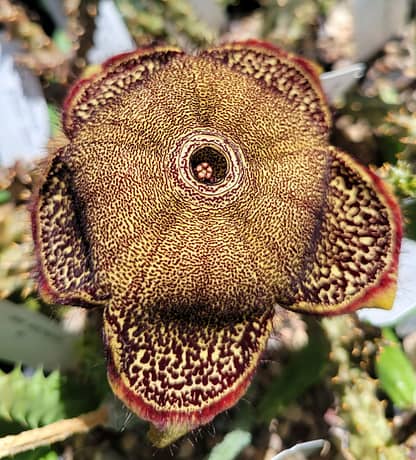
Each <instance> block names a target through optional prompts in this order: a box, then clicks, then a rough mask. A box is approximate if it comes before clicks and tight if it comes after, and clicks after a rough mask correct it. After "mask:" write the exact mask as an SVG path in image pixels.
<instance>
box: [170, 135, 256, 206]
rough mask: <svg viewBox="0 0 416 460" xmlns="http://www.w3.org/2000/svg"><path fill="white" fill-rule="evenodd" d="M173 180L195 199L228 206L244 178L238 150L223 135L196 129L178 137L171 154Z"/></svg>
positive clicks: (240, 152) (243, 166) (242, 162)
mask: <svg viewBox="0 0 416 460" xmlns="http://www.w3.org/2000/svg"><path fill="white" fill-rule="evenodd" d="M169 162H170V166H169V167H170V169H171V171H172V178H173V180H175V181H176V183H177V184H178V186H179V187H180V188H181V189H182V190H183V191H185V192H186V193H187V194H188V196H190V197H192V199H194V200H198V201H199V202H200V201H201V200H205V201H206V200H208V201H209V202H210V203H216V204H217V205H218V206H228V205H229V204H230V203H231V202H232V201H233V200H236V199H237V198H238V196H239V193H240V192H239V191H240V189H241V186H242V184H243V183H244V181H245V178H246V174H247V172H246V167H245V162H244V157H243V154H242V151H241V148H240V147H239V146H238V145H237V144H236V143H235V142H233V141H232V140H231V139H229V138H227V137H226V136H224V135H223V134H221V133H219V132H217V131H214V130H212V129H208V128H199V129H195V130H193V131H191V132H188V133H186V134H185V135H184V136H182V137H180V138H179V139H178V141H177V144H176V145H175V147H174V148H173V149H172V151H171V154H170V159H169Z"/></svg>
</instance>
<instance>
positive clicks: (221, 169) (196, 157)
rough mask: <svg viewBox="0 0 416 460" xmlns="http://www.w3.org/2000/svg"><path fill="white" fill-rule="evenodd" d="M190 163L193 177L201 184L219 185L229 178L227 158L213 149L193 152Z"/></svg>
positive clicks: (204, 148)
mask: <svg viewBox="0 0 416 460" xmlns="http://www.w3.org/2000/svg"><path fill="white" fill-rule="evenodd" d="M189 163H190V166H191V170H192V174H193V176H194V177H195V179H196V180H197V181H198V182H200V183H201V184H206V185H214V184H218V183H220V182H221V181H223V180H224V179H225V177H226V176H227V172H228V164H227V159H226V157H225V156H224V155H223V154H222V153H221V152H219V151H218V150H215V149H214V148H212V147H203V148H201V149H199V150H196V151H195V152H193V153H192V155H191V156H190V158H189Z"/></svg>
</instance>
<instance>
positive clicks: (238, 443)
mask: <svg viewBox="0 0 416 460" xmlns="http://www.w3.org/2000/svg"><path fill="white" fill-rule="evenodd" d="M250 443H251V434H250V433H249V432H248V431H242V430H234V431H231V432H230V433H228V434H227V435H226V436H225V437H224V439H223V440H222V442H220V443H219V444H218V445H216V446H215V447H214V448H213V449H212V451H211V453H210V454H209V457H208V460H233V459H234V458H236V457H237V455H238V454H239V453H240V452H241V451H242V450H243V449H244V448H245V447H247V446H248V445H249V444H250Z"/></svg>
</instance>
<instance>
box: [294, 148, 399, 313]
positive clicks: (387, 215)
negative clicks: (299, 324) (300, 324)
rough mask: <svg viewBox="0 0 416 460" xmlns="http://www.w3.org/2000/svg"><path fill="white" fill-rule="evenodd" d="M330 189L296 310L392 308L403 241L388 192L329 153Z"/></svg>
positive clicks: (349, 162) (370, 174)
mask: <svg viewBox="0 0 416 460" xmlns="http://www.w3.org/2000/svg"><path fill="white" fill-rule="evenodd" d="M328 155H329V164H328V170H327V179H326V180H327V187H326V192H325V200H324V203H323V206H322V209H321V215H320V218H319V219H318V220H317V222H316V227H315V230H314V233H313V238H312V241H311V247H310V253H311V257H308V256H306V257H305V273H304V276H301V277H300V278H299V282H298V290H297V293H296V295H295V298H294V304H293V305H292V306H290V308H292V309H294V310H299V311H304V312H310V313H318V314H323V315H329V314H335V313H341V312H347V311H354V310H356V309H357V308H360V307H364V306H367V307H379V308H387V309H388V308H391V307H392V304H393V301H394V297H395V294H396V284H397V266H398V257H399V251H400V243H401V237H402V222H401V214H400V209H399V206H398V204H397V202H396V200H395V199H394V197H393V195H392V192H391V191H390V190H389V188H388V186H387V185H386V184H384V183H383V182H382V181H381V179H379V178H378V177H377V176H376V175H375V174H374V173H373V172H371V171H370V170H368V169H367V168H365V167H364V166H361V165H360V164H359V163H357V162H356V161H355V160H353V159H352V158H351V157H349V156H348V155H346V154H344V153H342V152H340V151H338V150H336V149H335V148H332V147H330V148H328Z"/></svg>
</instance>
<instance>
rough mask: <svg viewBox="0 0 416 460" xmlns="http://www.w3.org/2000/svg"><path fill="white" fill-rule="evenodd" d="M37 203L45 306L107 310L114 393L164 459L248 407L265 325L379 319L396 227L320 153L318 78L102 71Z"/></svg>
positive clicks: (144, 67) (357, 181) (370, 195)
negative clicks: (164, 448) (242, 403)
mask: <svg viewBox="0 0 416 460" xmlns="http://www.w3.org/2000/svg"><path fill="white" fill-rule="evenodd" d="M63 122H64V133H65V135H66V138H67V142H66V144H65V145H64V146H63V147H61V148H60V149H59V150H58V151H56V152H55V153H54V154H53V155H51V156H50V158H49V161H48V164H47V166H46V168H45V172H44V179H43V182H42V183H41V184H40V186H39V190H38V193H37V196H36V197H35V200H34V203H33V211H32V220H33V234H34V240H35V246H36V255H37V259H38V277H39V285H40V292H41V294H42V295H43V296H44V297H45V298H46V299H49V300H51V301H53V302H57V303H62V304H74V305H81V306H85V307H89V306H100V305H101V306H103V310H104V342H105V348H106V354H107V362H108V378H109V381H110V384H111V386H112V388H113V390H114V392H115V393H116V394H117V395H118V396H119V397H120V398H121V399H122V400H123V401H124V402H125V403H126V404H127V405H128V406H129V407H130V408H131V409H132V410H133V411H134V412H135V413H136V414H138V415H139V416H140V417H142V418H144V419H147V420H149V421H151V422H152V424H153V425H154V432H153V438H154V441H155V442H156V443H157V444H158V445H166V444H168V443H169V442H170V441H172V440H173V439H175V438H176V437H178V436H179V435H181V434H183V433H185V432H186V431H189V430H191V429H193V428H195V427H197V426H199V425H201V424H204V423H207V422H209V421H210V420H212V418H213V417H214V416H215V415H216V414H218V413H219V412H221V411H223V410H225V409H227V408H229V407H230V406H232V405H233V404H235V403H236V401H237V400H238V399H239V398H240V397H241V396H242V395H243V394H244V392H245V391H246V389H247V386H248V384H249V382H250V380H251V378H252V376H253V373H254V371H255V369H256V366H257V363H258V361H259V358H260V357H261V354H262V352H263V351H264V349H265V345H266V341H267V339H268V337H269V335H270V332H271V328H272V321H273V316H274V315H275V307H276V305H279V306H280V307H285V308H290V309H292V310H296V311H299V312H308V313H317V314H322V315H330V314H336V313H341V312H348V311H353V310H355V309H357V308H359V307H361V306H378V307H382V308H389V307H390V306H391V304H392V302H393V299H394V295H395V290H396V278H397V262H398V253H399V246H400V239H401V218H400V212H399V209H398V207H397V204H396V202H395V200H394V198H393V197H392V195H391V194H390V192H389V190H388V189H387V187H386V186H385V185H384V184H383V183H382V182H381V181H380V179H378V177H377V176H376V175H375V174H374V173H372V172H371V171H370V170H368V169H366V168H365V167H363V166H361V165H359V164H358V163H357V162H355V161H354V160H353V159H351V158H350V157H349V156H348V155H346V154H345V153H342V152H340V151H339V150H337V149H336V148H334V147H332V146H330V145H329V144H328V132H329V129H330V124H331V116H330V112H329V109H328V107H327V105H326V102H325V97H324V95H323V93H322V89H321V87H320V84H319V79H318V76H317V73H316V69H315V67H314V65H313V64H311V63H309V62H307V61H305V60H303V59H301V58H299V57H296V56H293V55H290V54H287V53H285V52H283V51H282V50H280V49H278V48H275V47H272V46H271V45H268V44H266V43H258V42H254V41H248V42H244V43H233V44H229V45H223V46H220V47H217V48H212V49H208V50H205V51H201V52H198V53H196V54H195V55H187V54H185V53H183V52H182V51H181V50H179V49H177V48H174V47H153V48H147V49H140V50H138V51H135V52H133V53H129V54H125V55H121V56H118V57H116V58H113V59H111V60H110V61H108V62H107V63H106V64H104V65H103V67H102V69H101V71H100V72H99V73H97V74H96V75H94V76H92V77H91V78H89V79H87V80H81V81H80V82H79V83H78V84H77V85H75V87H74V88H73V89H72V91H71V93H70V94H69V96H68V98H67V100H66V103H65V107H64V114H63Z"/></svg>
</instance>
